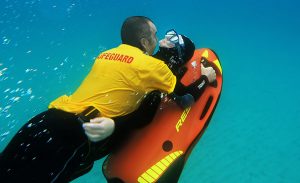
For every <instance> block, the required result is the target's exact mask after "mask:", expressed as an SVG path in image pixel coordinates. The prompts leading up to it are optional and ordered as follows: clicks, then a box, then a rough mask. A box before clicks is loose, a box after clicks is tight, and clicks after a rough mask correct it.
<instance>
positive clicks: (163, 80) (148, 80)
mask: <svg viewBox="0 0 300 183" xmlns="http://www.w3.org/2000/svg"><path fill="white" fill-rule="evenodd" d="M175 84H176V77H175V76H174V75H173V74H172V72H171V70H170V69H169V68H168V67H167V65H166V64H165V63H164V62H163V61H161V60H158V59H156V58H153V57H151V56H148V55H146V54H144V53H143V52H142V51H141V50H140V49H138V48H135V47H132V46H129V45H126V44H121V45H120V46H119V47H117V48H113V49H111V50H108V51H105V52H103V53H101V54H100V55H99V56H98V57H97V58H96V60H95V63H94V65H93V67H92V69H91V71H90V73H89V74H88V75H87V76H86V78H85V79H84V81H83V82H82V83H81V85H80V86H79V88H78V89H77V90H76V91H75V92H74V93H73V94H72V95H70V96H66V95H63V96H61V97H59V98H57V99H56V100H54V101H53V102H51V103H50V105H49V108H57V109H61V110H64V111H67V112H72V113H80V112H82V111H83V110H84V109H86V108H87V107H88V106H94V107H95V108H97V109H98V110H99V111H101V115H102V116H106V117H114V116H122V115H126V114H128V113H131V112H133V111H134V110H135V109H137V108H138V106H139V104H140V102H141V100H142V99H143V98H144V96H145V94H147V93H148V92H151V91H153V90H160V91H162V92H167V93H171V92H173V90H174V88H175Z"/></svg>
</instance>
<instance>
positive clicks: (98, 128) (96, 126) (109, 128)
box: [82, 117, 115, 142]
mask: <svg viewBox="0 0 300 183" xmlns="http://www.w3.org/2000/svg"><path fill="white" fill-rule="evenodd" d="M82 126H83V129H84V131H85V134H86V136H87V137H88V138H89V139H90V141H92V142H98V141H100V140H103V139H105V138H106V137H108V136H110V135H111V134H112V133H113V131H114V129H115V122H114V121H113V120H112V119H111V118H105V117H98V118H94V119H91V120H90V123H84V124H83V125H82Z"/></svg>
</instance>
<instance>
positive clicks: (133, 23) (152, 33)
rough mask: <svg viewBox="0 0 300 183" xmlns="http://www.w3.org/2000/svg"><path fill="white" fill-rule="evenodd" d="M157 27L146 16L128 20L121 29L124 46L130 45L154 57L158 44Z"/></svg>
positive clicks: (133, 17)
mask: <svg viewBox="0 0 300 183" xmlns="http://www.w3.org/2000/svg"><path fill="white" fill-rule="evenodd" d="M156 32H157V30H156V27H155V25H154V24H153V22H152V21H151V20H150V19H149V18H147V17H144V16H132V17H129V18H127V19H126V20H125V21H124V23H123V25H122V29H121V39H122V43H123V44H128V45H131V46H134V47H137V48H139V49H141V50H142V51H144V52H146V53H147V54H149V55H152V54H153V52H154V49H155V47H156V44H157V37H156Z"/></svg>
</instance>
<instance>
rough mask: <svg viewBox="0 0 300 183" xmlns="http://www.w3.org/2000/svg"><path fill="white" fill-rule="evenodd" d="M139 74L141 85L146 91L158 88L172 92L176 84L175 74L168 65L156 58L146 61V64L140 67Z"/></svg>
mask: <svg viewBox="0 0 300 183" xmlns="http://www.w3.org/2000/svg"><path fill="white" fill-rule="evenodd" d="M140 76H141V77H142V78H144V79H142V82H143V83H141V86H142V87H143V88H144V89H145V90H146V91H147V92H149V91H153V90H160V91H162V92H166V93H172V92H173V91H174V88H175V85H176V76H175V75H174V74H173V73H172V71H171V70H170V69H169V68H168V66H167V65H166V64H165V63H164V62H163V61H160V60H158V59H154V60H151V61H149V62H148V65H147V66H146V67H145V68H143V69H142V71H141V73H140Z"/></svg>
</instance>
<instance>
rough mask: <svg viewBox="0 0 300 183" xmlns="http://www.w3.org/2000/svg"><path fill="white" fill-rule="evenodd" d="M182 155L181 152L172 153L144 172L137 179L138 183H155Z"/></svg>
mask: <svg viewBox="0 0 300 183" xmlns="http://www.w3.org/2000/svg"><path fill="white" fill-rule="evenodd" d="M182 154H183V151H176V152H173V153H171V154H169V155H167V156H166V157H164V158H163V159H161V160H160V161H159V162H157V163H156V164H155V165H153V166H151V168H149V169H148V170H147V171H146V172H144V173H143V174H142V175H141V176H140V177H138V180H137V181H138V182H139V183H153V182H156V181H157V179H158V178H159V177H160V176H161V175H162V174H163V172H164V171H165V170H166V169H167V168H168V167H169V166H170V165H171V164H172V163H173V162H174V161H175V159H176V158H178V157H179V156H180V155H182Z"/></svg>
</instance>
